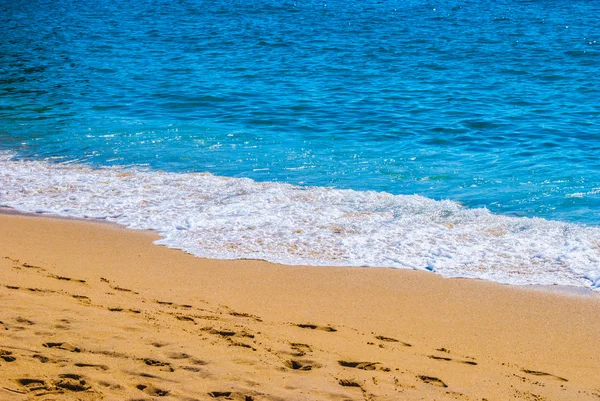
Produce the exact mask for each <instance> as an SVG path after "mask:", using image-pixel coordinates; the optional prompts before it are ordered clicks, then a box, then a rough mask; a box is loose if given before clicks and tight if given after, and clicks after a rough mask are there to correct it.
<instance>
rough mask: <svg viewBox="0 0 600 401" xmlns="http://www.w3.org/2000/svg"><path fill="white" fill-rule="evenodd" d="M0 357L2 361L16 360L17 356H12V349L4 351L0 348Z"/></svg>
mask: <svg viewBox="0 0 600 401" xmlns="http://www.w3.org/2000/svg"><path fill="white" fill-rule="evenodd" d="M0 359H2V360H3V361H4V362H14V361H16V360H17V358H15V357H14V356H12V351H5V350H3V349H0Z"/></svg>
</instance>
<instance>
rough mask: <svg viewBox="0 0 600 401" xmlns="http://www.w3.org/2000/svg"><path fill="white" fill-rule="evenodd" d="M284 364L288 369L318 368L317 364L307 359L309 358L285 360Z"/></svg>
mask: <svg viewBox="0 0 600 401" xmlns="http://www.w3.org/2000/svg"><path fill="white" fill-rule="evenodd" d="M285 366H286V367H288V368H289V369H292V370H304V371H307V370H312V369H314V368H318V367H319V365H317V364H316V363H315V362H314V361H309V360H306V359H305V360H300V359H290V360H289V361H286V362H285Z"/></svg>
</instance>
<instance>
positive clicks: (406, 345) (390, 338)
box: [375, 336, 412, 347]
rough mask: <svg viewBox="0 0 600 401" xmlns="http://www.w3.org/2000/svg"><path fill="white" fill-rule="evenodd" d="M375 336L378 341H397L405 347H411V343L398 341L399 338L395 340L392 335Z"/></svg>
mask: <svg viewBox="0 0 600 401" xmlns="http://www.w3.org/2000/svg"><path fill="white" fill-rule="evenodd" d="M375 338H376V339H378V340H379V341H385V342H388V343H399V344H402V345H404V346H405V347H412V344H409V343H405V342H404V341H400V340H397V339H395V338H392V337H385V336H375Z"/></svg>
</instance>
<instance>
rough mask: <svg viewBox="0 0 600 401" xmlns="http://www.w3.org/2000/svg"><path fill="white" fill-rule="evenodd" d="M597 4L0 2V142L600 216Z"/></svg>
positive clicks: (19, 155)
mask: <svg viewBox="0 0 600 401" xmlns="http://www.w3.org/2000/svg"><path fill="white" fill-rule="evenodd" d="M598 15H600V2H595V1H587V0H575V1H558V0H547V1H523V0H500V1H492V0H483V1H458V0H448V1H444V2H435V1H430V0H428V1H421V0H404V1H400V0H387V1H384V0H378V1H372V0H364V1H356V2H342V1H324V0H321V1H315V0H307V1H302V2H300V1H296V2H294V1H273V0H250V1H247V0H246V1H238V0H212V1H201V0H155V1H147V2H134V1H130V0H123V1H116V0H97V1H94V2H78V1H68V0H56V1H36V0H31V1H24V0H12V1H0V151H4V152H9V153H5V154H9V155H10V157H9V159H10V160H11V161H14V162H15V163H16V161H19V160H26V161H39V162H44V163H50V164H52V165H55V166H64V165H65V163H68V164H74V165H77V166H82V167H81V168H83V169H85V168H87V166H91V167H94V168H101V167H107V166H121V167H123V168H136V167H143V168H146V169H149V170H150V171H163V172H167V173H179V174H190V173H196V172H208V173H211V174H213V175H215V176H221V177H234V178H250V179H252V180H254V181H256V182H259V183H260V182H278V183H288V184H293V185H300V186H303V187H307V188H308V187H313V186H316V187H331V188H336V189H351V190H356V191H376V192H378V193H381V192H386V193H389V194H394V195H413V194H417V195H421V196H423V197H426V198H429V199H433V200H450V201H454V202H458V203H460V204H462V205H464V206H465V207H467V209H472V210H479V208H487V209H488V210H489V211H490V212H491V213H492V214H493V215H499V216H520V217H522V216H525V217H531V218H543V219H546V220H554V221H559V222H567V223H575V224H576V227H578V229H579V228H581V229H584V226H582V225H588V226H598V225H600V213H599V212H598V211H599V210H600V159H599V158H598V155H599V154H600V85H599V79H600V23H599V22H598ZM4 162H5V163H9V161H8V159H6V160H4ZM56 163H60V164H56ZM9 165H10V163H9V164H6V165H5V166H4V167H3V168H4V169H5V170H6V171H8V170H9V169H10V168H9ZM20 166H21V167H22V166H23V165H20ZM21 167H19V168H18V169H15V170H14V171H20V172H21V173H22V172H23V171H24V170H22V168H21ZM30 168H32V169H34V167H30ZM36 168H37V167H36ZM57 168H58V167H57ZM11 171H12V170H11ZM86 171H88V170H86ZM21 173H19V174H21ZM15 174H16V173H15ZM90 174H93V173H90ZM13 178H14V177H13ZM17 178H19V177H17ZM21 178H22V177H21ZM7 180H8V179H7ZM11 182H12V181H11ZM4 185H5V186H6V188H8V187H9V184H8V181H4ZM11 185H12V184H11ZM15 185H16V184H15ZM31 185H33V184H31ZM36 185H37V184H36ZM182 185H184V184H182ZM211 185H212V184H211ZM115 190H116V189H115ZM0 191H1V189H0ZM7 191H8V190H7ZM0 195H1V194H0ZM13 195H14V193H11V194H9V193H8V192H4V194H3V196H4V201H3V198H2V197H1V196H0V202H2V201H3V202H4V203H5V204H11V205H13V206H14V205H17V204H19V203H18V202H19V201H18V200H15V199H17V198H13V197H12V196H13ZM123 196H125V195H123ZM361 196H362V195H361ZM9 201H10V202H9ZM11 202H12V203H11ZM40 202H41V203H40V205H41V204H42V203H43V202H42V201H40ZM374 205H375V203H374ZM29 207H30V208H32V209H35V205H30V206H29ZM40 207H41V206H40ZM382 208H385V207H384V206H382V205H379V206H377V205H375V206H373V207H372V210H371V209H369V213H372V212H374V211H375V212H378V211H381V210H382ZM42 209H43V208H42ZM52 210H54V211H55V212H56V210H58V209H56V210H55V209H52ZM70 210H71V209H70ZM71 212H73V211H72V210H71ZM71 212H69V213H71ZM65 213H66V212H65ZM73 213H75V212H73ZM86 213H87V212H86ZM75 214H77V213H75ZM81 214H85V213H83V212H81ZM100 214H102V213H100ZM109 215H110V213H109ZM448 224H450V223H448ZM452 224H454V223H452ZM568 227H570V226H568ZM594 235H595V234H594ZM592 237H593V236H592ZM593 238H595V237H593ZM599 238H600V237H599ZM594 241H595V240H594ZM592 242H593V241H592ZM563 243H566V242H564V241H563ZM591 247H592V248H593V246H592V245H591ZM532 257H533V256H532ZM559 259H560V258H559ZM592 259H593V258H592ZM282 260H285V261H287V260H288V259H285V258H283V259H282ZM559 262H560V260H559ZM381 263H383V262H381ZM557 263H558V262H557ZM561 263H562V262H561ZM590 263H591V265H594V264H596V261H595V260H592V261H591V262H590ZM358 264H361V263H358ZM425 264H427V263H425ZM430 264H431V265H432V266H428V267H430V268H431V269H433V268H434V267H435V266H433V265H435V263H430ZM420 267H427V266H420ZM500 281H501V280H500Z"/></svg>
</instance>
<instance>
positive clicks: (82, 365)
mask: <svg viewBox="0 0 600 401" xmlns="http://www.w3.org/2000/svg"><path fill="white" fill-rule="evenodd" d="M74 365H75V366H77V367H78V368H95V369H98V370H108V366H106V365H96V364H94V363H75V364H74Z"/></svg>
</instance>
